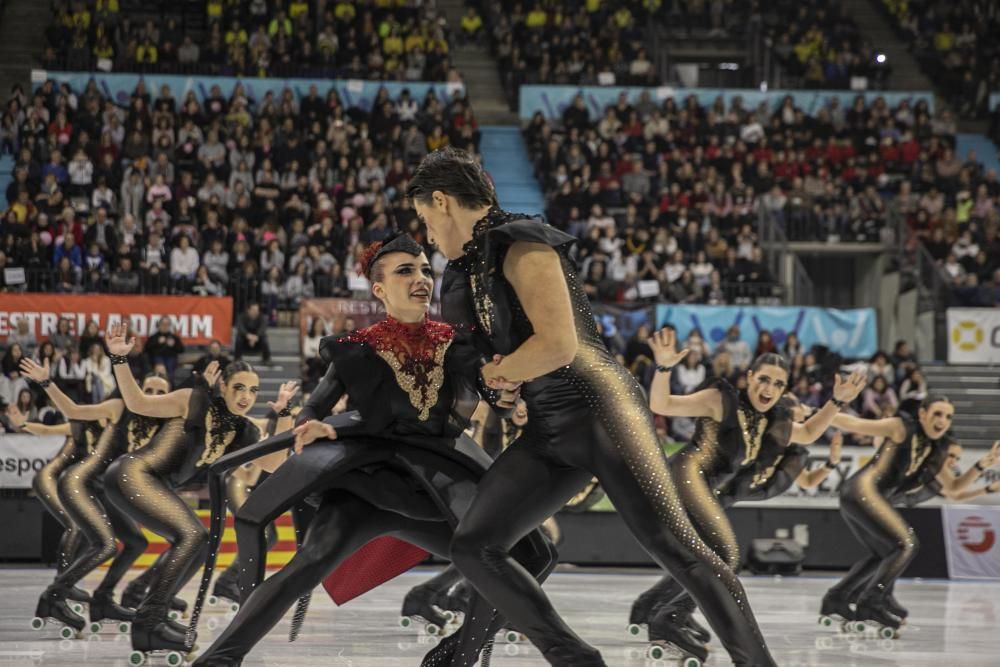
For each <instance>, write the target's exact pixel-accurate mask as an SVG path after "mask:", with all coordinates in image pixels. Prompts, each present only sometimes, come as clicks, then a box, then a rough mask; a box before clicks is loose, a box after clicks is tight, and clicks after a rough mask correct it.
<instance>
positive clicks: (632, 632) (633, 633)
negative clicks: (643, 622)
mask: <svg viewBox="0 0 1000 667" xmlns="http://www.w3.org/2000/svg"><path fill="white" fill-rule="evenodd" d="M625 632H626V633H628V636H629V637H638V636H639V635H640V633H642V626H640V625H639V624H638V623H629V624H628V627H627V628H625Z"/></svg>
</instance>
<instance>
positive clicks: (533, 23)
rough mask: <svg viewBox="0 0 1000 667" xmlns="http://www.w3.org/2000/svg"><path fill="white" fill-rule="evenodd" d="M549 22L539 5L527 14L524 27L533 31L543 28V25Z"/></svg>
mask: <svg viewBox="0 0 1000 667" xmlns="http://www.w3.org/2000/svg"><path fill="white" fill-rule="evenodd" d="M548 20H549V16H548V14H546V13H545V10H544V9H542V8H541V6H540V5H535V6H534V7H532V8H531V11H530V12H528V16H527V17H526V18H525V19H524V25H526V26H528V27H529V28H531V29H533V30H538V29H541V28H544V27H545V23H546V22H547V21H548Z"/></svg>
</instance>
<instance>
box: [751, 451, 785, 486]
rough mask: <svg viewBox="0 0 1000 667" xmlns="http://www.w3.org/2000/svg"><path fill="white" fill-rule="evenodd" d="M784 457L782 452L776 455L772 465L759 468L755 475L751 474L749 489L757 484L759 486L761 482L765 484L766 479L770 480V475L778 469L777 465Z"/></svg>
mask: <svg viewBox="0 0 1000 667" xmlns="http://www.w3.org/2000/svg"><path fill="white" fill-rule="evenodd" d="M784 458H785V455H784V454H780V455H778V456H777V457H776V458H775V459H774V464H773V465H770V466H768V467H767V468H765V469H764V470H761V471H760V472H759V473H757V474H756V475H754V476H753V481H752V482H751V483H750V488H751V489H756V488H757V487H758V486H761V485H762V484H766V483H767V481H768V480H770V479H771V477H773V476H774V471H775V470H777V469H778V466H779V465H780V464H781V461H782V460H783V459H784Z"/></svg>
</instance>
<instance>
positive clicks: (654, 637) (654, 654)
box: [647, 609, 708, 662]
mask: <svg viewBox="0 0 1000 667" xmlns="http://www.w3.org/2000/svg"><path fill="white" fill-rule="evenodd" d="M687 621H688V615H687V614H685V613H684V612H683V611H677V610H673V609H659V610H657V611H656V612H655V614H654V615H653V618H652V619H650V621H649V641H650V644H651V646H650V649H649V652H648V653H647V657H649V658H652V659H654V660H658V659H662V658H664V657H665V654H664V653H659V652H658V651H656V648H657V647H660V648H661V649H665V650H666V653H670V652H671V651H670V650H669V648H670V647H672V648H673V649H675V651H673V652H675V653H677V652H679V653H680V654H681V656H680V657H681V658H688V657H694V658H697V659H698V660H700V661H701V662H704V661H705V660H707V659H708V648H706V646H705V644H704V643H703V642H701V641H700V640H699V639H698V638H697V637H696V636H695V635H694V633H693V632H692V631H691V630H689V629H688V628H687Z"/></svg>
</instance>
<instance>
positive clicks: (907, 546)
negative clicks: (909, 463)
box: [828, 471, 920, 602]
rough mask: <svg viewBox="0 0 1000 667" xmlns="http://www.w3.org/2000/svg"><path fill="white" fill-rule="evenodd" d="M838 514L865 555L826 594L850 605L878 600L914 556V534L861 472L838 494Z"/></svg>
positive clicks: (915, 539)
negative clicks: (846, 601)
mask: <svg viewBox="0 0 1000 667" xmlns="http://www.w3.org/2000/svg"><path fill="white" fill-rule="evenodd" d="M840 514H841V516H843V517H844V521H845V522H846V523H847V526H848V528H850V529H851V532H852V533H854V536H855V537H856V538H857V539H858V541H859V542H861V543H862V544H863V545H865V547H866V548H867V549H868V551H869V555H868V557H866V558H864V559H862V560H860V561H858V562H857V563H855V564H854V566H853V567H852V568H851V569H850V571H849V572H848V573H847V575H846V576H845V577H844V578H843V579H841V580H840V581H839V582H838V583H837V584H836V585H835V586H834V587H833V588H831V589H830V592H829V593H828V595H830V596H831V597H836V598H843V599H846V600H849V601H852V602H853V601H857V600H859V599H865V600H866V601H867V600H870V599H874V600H876V601H877V600H880V599H882V598H884V597H885V596H886V595H888V594H889V593H891V592H892V587H893V585H894V584H895V582H896V580H897V579H898V578H899V577H900V576H901V575H902V574H903V572H904V571H905V570H906V567H907V566H908V565H909V564H910V561H912V560H913V557H914V556H916V554H917V550H918V549H919V548H920V542H919V540H918V539H917V535H916V533H915V532H914V531H913V528H912V527H911V526H910V525H909V524H907V523H906V521H904V520H903V517H902V516H900V514H899V512H897V511H896V510H895V508H893V506H892V505H891V504H890V503H889V501H888V500H886V498H885V497H884V496H883V495H882V494H881V493H880V492H879V491H878V489H877V488H876V487H875V485H874V483H873V482H872V480H871V479H870V476H869V475H866V473H865V472H864V471H862V472H861V473H858V475H857V476H856V477H855V478H854V479H853V480H849V481H848V483H847V484H846V485H845V486H844V488H843V490H842V491H841V494H840Z"/></svg>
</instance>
